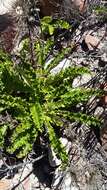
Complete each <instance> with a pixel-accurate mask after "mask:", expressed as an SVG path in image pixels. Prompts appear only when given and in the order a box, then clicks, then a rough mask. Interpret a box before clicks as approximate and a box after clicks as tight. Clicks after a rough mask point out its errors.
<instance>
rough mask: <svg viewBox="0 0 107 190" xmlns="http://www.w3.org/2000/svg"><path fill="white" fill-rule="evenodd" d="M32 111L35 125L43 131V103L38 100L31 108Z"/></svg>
mask: <svg viewBox="0 0 107 190" xmlns="http://www.w3.org/2000/svg"><path fill="white" fill-rule="evenodd" d="M30 113H31V116H32V119H33V122H34V124H35V126H36V127H37V129H38V131H40V132H42V126H43V113H42V107H41V105H40V104H39V103H38V102H36V103H35V104H34V105H33V106H32V107H31V108H30Z"/></svg>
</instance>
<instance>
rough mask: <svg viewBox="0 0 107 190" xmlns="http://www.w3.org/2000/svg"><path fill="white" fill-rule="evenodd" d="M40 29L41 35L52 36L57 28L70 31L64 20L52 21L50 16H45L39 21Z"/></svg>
mask: <svg viewBox="0 0 107 190" xmlns="http://www.w3.org/2000/svg"><path fill="white" fill-rule="evenodd" d="M41 28H42V32H43V33H48V34H50V35H53V34H54V32H55V30H56V29H57V28H61V29H70V25H69V23H68V22H66V21H64V20H61V19H60V20H58V19H57V20H54V21H53V19H52V17H50V16H46V17H44V18H43V19H41Z"/></svg>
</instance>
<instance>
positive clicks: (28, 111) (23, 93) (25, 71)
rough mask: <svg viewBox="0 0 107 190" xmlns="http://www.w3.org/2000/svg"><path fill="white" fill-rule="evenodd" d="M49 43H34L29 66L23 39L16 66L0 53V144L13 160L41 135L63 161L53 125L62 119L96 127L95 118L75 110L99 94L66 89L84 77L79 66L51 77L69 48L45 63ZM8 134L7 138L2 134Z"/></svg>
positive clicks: (58, 126)
mask: <svg viewBox="0 0 107 190" xmlns="http://www.w3.org/2000/svg"><path fill="white" fill-rule="evenodd" d="M52 45H53V42H52V41H50V40H47V41H46V42H44V43H43V42H41V41H40V40H39V41H37V42H36V43H35V46H34V48H35V54H36V61H35V65H33V66H32V65H31V63H30V61H29V51H30V50H29V40H25V43H24V46H23V49H22V51H21V52H20V63H19V64H17V63H15V62H13V61H12V59H11V57H9V56H8V55H6V54H5V53H3V52H2V51H1V52H0V60H1V61H0V114H1V116H2V117H3V116H4V115H5V114H6V113H8V114H9V115H10V116H11V120H15V121H17V125H15V126H14V124H13V123H12V122H11V120H10V121H5V122H2V123H1V124H0V146H1V147H2V148H4V147H5V149H6V151H8V152H11V153H16V154H17V156H18V157H23V156H26V155H27V154H28V153H29V151H30V150H31V149H32V144H33V142H34V141H35V139H36V138H37V136H38V134H39V135H40V134H41V135H42V134H43V132H44V131H47V134H48V138H49V143H50V144H51V146H52V147H53V149H54V151H55V153H56V155H57V156H58V157H59V158H60V159H61V160H62V162H67V159H68V157H67V154H66V151H65V149H64V147H63V145H62V144H61V142H60V140H59V138H58V136H57V133H56V132H55V130H54V126H56V127H57V128H58V130H60V128H61V127H62V126H63V123H64V119H66V120H67V121H70V122H73V121H75V120H78V121H80V122H81V123H87V124H88V125H89V126H91V125H92V124H93V125H98V124H99V121H98V120H97V118H94V117H92V116H87V114H85V113H82V112H77V111H76V105H77V104H78V103H83V104H86V102H87V100H88V99H89V98H90V97H91V96H92V95H96V96H97V95H99V91H95V90H94V89H85V88H76V89H73V88H72V82H73V79H74V78H75V77H77V76H78V75H82V74H83V73H88V72H89V70H88V69H87V68H83V67H68V68H66V69H64V70H61V71H60V72H59V73H57V74H56V75H53V74H51V72H50V71H51V70H52V68H54V67H55V66H57V65H58V64H59V61H61V60H62V59H63V58H64V56H65V54H67V53H68V52H69V49H63V50H61V52H60V53H56V55H55V57H54V58H53V60H52V61H51V63H50V64H49V65H47V66H46V57H47V55H48V54H49V53H50V49H51V47H52ZM8 130H10V135H9V137H8V136H6V135H7V133H8ZM7 137H8V138H9V145H8V146H7V145H5V138H7Z"/></svg>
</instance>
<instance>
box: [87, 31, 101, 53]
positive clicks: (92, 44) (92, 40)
mask: <svg viewBox="0 0 107 190" xmlns="http://www.w3.org/2000/svg"><path fill="white" fill-rule="evenodd" d="M84 40H85V43H86V44H87V46H88V49H89V50H93V49H94V48H97V47H98V46H99V39H98V38H97V37H95V36H92V35H90V34H87V35H86V36H85V37H84Z"/></svg>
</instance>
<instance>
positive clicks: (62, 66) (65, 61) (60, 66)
mask: <svg viewBox="0 0 107 190" xmlns="http://www.w3.org/2000/svg"><path fill="white" fill-rule="evenodd" d="M52 61H53V58H50V59H49V60H48V61H47V62H46V65H45V68H47V66H48V65H49V64H52ZM71 65H72V62H71V59H70V58H65V59H63V60H62V61H60V62H59V64H58V65H57V66H56V67H54V68H53V69H52V70H51V71H50V72H51V73H52V74H54V75H55V74H57V73H59V72H60V71H61V70H62V69H65V68H67V67H69V66H71Z"/></svg>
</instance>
